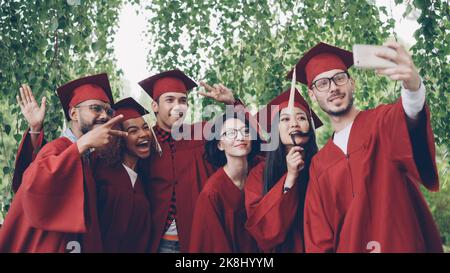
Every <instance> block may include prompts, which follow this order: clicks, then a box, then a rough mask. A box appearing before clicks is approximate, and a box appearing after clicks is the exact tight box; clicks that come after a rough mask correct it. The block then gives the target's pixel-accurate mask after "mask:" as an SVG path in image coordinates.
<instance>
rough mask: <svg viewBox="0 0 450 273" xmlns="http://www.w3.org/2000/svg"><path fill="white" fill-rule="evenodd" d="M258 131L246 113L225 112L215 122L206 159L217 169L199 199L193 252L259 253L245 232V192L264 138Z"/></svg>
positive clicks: (190, 248) (191, 244)
mask: <svg viewBox="0 0 450 273" xmlns="http://www.w3.org/2000/svg"><path fill="white" fill-rule="evenodd" d="M247 117H249V115H247ZM255 129H256V128H254V127H253V126H251V125H250V122H249V120H248V118H245V113H244V112H236V111H232V112H226V113H225V114H224V115H222V116H220V117H218V118H217V119H216V120H215V122H214V125H213V126H212V128H211V132H212V135H213V137H212V139H211V140H209V141H207V142H206V144H205V157H206V160H208V161H209V162H210V163H211V164H213V165H214V166H215V167H217V168H218V170H217V171H216V172H215V173H214V174H213V175H212V176H211V177H210V178H209V179H208V181H207V182H206V184H205V186H204V188H203V190H202V192H201V193H200V195H199V196H198V199H197V203H196V207H195V211H194V218H193V224H192V229H191V240H190V247H189V251H190V252H203V253H208V252H222V253H223V252H232V253H239V252H241V253H242V252H244V253H249V252H256V251H257V246H256V242H255V241H254V240H253V239H252V237H251V236H250V234H249V233H248V231H247V230H246V229H245V221H246V218H247V217H246V213H245V202H244V191H243V189H244V188H245V183H246V180H247V174H248V171H249V170H250V168H251V167H252V166H253V165H254V162H255V160H257V159H256V158H257V155H258V153H259V151H260V142H261V139H260V137H259V135H258V134H257V130H255Z"/></svg>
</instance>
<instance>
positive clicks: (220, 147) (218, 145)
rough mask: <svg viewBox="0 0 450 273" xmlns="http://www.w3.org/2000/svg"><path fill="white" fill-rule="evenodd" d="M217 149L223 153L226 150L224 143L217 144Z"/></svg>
mask: <svg viewBox="0 0 450 273" xmlns="http://www.w3.org/2000/svg"><path fill="white" fill-rule="evenodd" d="M217 149H219V151H222V152H223V150H225V149H224V148H223V144H222V141H219V142H217Z"/></svg>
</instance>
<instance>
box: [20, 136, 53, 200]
mask: <svg viewBox="0 0 450 273" xmlns="http://www.w3.org/2000/svg"><path fill="white" fill-rule="evenodd" d="M29 131H30V129H27V130H26V131H25V134H24V135H23V137H22V141H21V142H20V144H19V148H18V149H17V155H16V162H15V167H14V175H13V181H12V189H13V191H14V193H16V192H17V190H18V189H19V186H20V184H21V183H22V176H23V173H24V172H25V170H26V168H28V166H29V165H30V164H31V162H32V161H33V160H34V159H35V158H36V153H34V149H33V146H32V145H31V138H30V134H29V133H28V132H29ZM45 143H46V142H45V139H44V130H41V133H40V134H39V136H38V142H37V146H38V148H37V149H36V150H39V149H40V147H42V146H43V145H45Z"/></svg>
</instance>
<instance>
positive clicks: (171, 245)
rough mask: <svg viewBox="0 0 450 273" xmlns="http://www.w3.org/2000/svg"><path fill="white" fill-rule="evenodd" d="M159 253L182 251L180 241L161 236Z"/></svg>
mask: <svg viewBox="0 0 450 273" xmlns="http://www.w3.org/2000/svg"><path fill="white" fill-rule="evenodd" d="M158 253H180V242H178V241H169V240H165V239H162V238H161V241H160V242H159V248H158Z"/></svg>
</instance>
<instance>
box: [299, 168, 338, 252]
mask: <svg viewBox="0 0 450 273" xmlns="http://www.w3.org/2000/svg"><path fill="white" fill-rule="evenodd" d="M309 177H310V178H309V184H308V190H307V192H306V198H305V212H304V213H305V214H304V240H305V249H306V253H309V252H312V253H322V252H334V249H333V248H334V247H333V245H334V232H333V229H332V226H331V225H330V223H329V221H328V219H327V216H326V215H327V214H326V211H325V208H324V205H323V201H322V197H321V195H320V192H321V191H320V188H319V184H318V181H317V177H316V172H315V169H314V164H311V167H310V175H309Z"/></svg>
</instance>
